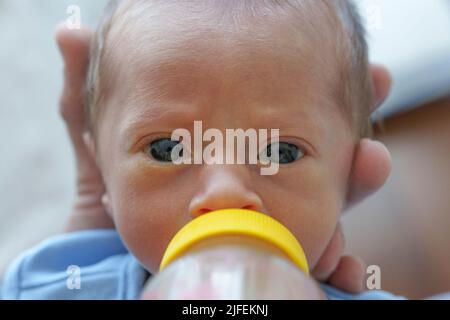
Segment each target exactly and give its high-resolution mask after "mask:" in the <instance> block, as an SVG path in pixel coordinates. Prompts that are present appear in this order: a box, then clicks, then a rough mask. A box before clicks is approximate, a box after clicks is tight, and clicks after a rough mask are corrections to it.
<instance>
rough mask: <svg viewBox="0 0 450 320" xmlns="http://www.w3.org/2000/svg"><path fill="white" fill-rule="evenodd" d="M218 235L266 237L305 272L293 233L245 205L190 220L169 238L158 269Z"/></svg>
mask: <svg viewBox="0 0 450 320" xmlns="http://www.w3.org/2000/svg"><path fill="white" fill-rule="evenodd" d="M222 235H246V236H252V237H256V238H258V239H261V240H263V241H266V242H268V243H270V244H272V245H274V246H275V247H276V248H278V249H280V250H281V251H282V252H283V253H284V254H286V256H287V257H288V258H289V259H290V260H291V261H292V262H293V263H294V264H295V265H296V266H297V267H299V268H300V269H301V270H303V272H305V273H306V274H309V267H308V261H307V259H306V256H305V253H304V251H303V248H302V247H301V245H300V243H299V242H298V241H297V239H296V238H295V236H294V235H293V234H292V233H291V232H290V231H289V230H288V229H287V228H286V227H285V226H284V225H282V224H281V223H280V222H278V221H277V220H275V219H273V218H271V217H269V216H268V215H265V214H262V213H260V212H257V211H252V210H246V209H222V210H217V211H212V212H209V213H207V214H203V215H201V216H199V217H198V218H196V219H194V220H192V221H190V222H189V223H188V224H186V225H185V226H184V227H183V228H181V229H180V230H179V231H178V232H177V234H176V235H175V236H174V237H173V239H172V240H171V241H170V243H169V245H168V246H167V249H166V252H165V253H164V256H163V258H162V261H161V265H160V268H159V269H160V271H161V270H162V269H164V268H165V267H166V266H167V265H168V264H170V263H171V262H172V261H173V260H175V259H176V258H178V257H179V256H180V255H182V254H183V253H184V252H186V250H188V249H189V248H190V247H191V246H192V245H194V244H197V243H198V242H200V241H201V240H204V239H206V238H210V237H213V236H222Z"/></svg>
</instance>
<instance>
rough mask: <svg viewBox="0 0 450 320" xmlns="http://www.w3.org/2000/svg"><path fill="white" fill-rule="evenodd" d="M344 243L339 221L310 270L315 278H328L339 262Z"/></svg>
mask: <svg viewBox="0 0 450 320" xmlns="http://www.w3.org/2000/svg"><path fill="white" fill-rule="evenodd" d="M344 245H345V239H344V234H343V233H342V227H341V223H340V222H339V223H338V225H337V226H336V230H335V231H334V234H333V236H332V238H331V240H330V243H329V244H328V246H327V248H326V249H325V252H324V253H323V255H322V257H321V258H320V260H319V262H318V263H317V264H316V266H315V267H314V269H313V271H312V275H313V277H314V278H315V279H316V280H318V281H327V280H328V278H329V277H330V275H331V274H332V273H333V272H334V270H335V269H336V267H337V265H338V263H339V259H340V257H341V255H342V253H343V252H344Z"/></svg>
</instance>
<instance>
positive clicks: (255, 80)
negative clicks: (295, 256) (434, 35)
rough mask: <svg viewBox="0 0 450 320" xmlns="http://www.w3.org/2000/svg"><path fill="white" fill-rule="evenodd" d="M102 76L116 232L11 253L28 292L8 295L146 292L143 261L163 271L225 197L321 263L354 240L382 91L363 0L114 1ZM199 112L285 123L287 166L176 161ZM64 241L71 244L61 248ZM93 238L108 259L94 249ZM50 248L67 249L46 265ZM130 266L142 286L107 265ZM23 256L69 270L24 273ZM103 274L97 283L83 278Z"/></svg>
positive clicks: (100, 146) (94, 114)
mask: <svg viewBox="0 0 450 320" xmlns="http://www.w3.org/2000/svg"><path fill="white" fill-rule="evenodd" d="M87 87H88V90H87V104H86V106H87V110H86V114H87V115H88V120H89V128H88V135H87V139H86V140H87V143H88V145H89V147H90V150H91V152H92V154H93V155H94V157H95V159H96V162H97V165H98V167H99V168H100V170H101V174H102V177H103V181H104V185H105V188H106V192H105V195H104V197H103V200H104V205H105V207H106V208H107V212H108V214H109V215H110V216H111V218H112V220H113V221H114V225H115V227H116V229H117V233H116V232H115V231H105V230H103V231H100V230H96V231H85V232H84V233H78V234H69V235H64V236H61V237H59V238H57V239H52V240H51V241H49V242H47V243H44V244H41V245H40V246H39V247H38V248H35V249H33V250H31V251H29V252H27V253H26V254H24V255H23V256H22V257H21V258H19V259H18V260H16V262H15V263H14V264H13V266H11V268H10V270H9V273H8V275H7V277H6V280H5V286H6V288H7V290H4V292H14V293H8V294H6V296H8V297H14V298H18V297H20V298H33V297H40V298H45V297H63V298H73V297H75V294H78V293H75V292H76V290H72V291H71V290H68V289H67V288H68V287H70V285H72V287H73V288H72V289H74V288H75V289H79V288H77V285H79V286H81V287H82V289H83V290H80V292H81V291H83V294H84V296H82V297H84V298H92V297H102V298H135V297H136V294H137V293H138V292H139V290H140V289H141V288H142V284H143V282H144V281H145V279H146V273H145V271H144V269H145V270H147V271H148V272H149V273H155V272H157V270H158V267H159V264H160V262H161V258H162V255H163V253H164V250H165V248H166V246H167V244H168V243H169V241H170V239H171V238H172V237H173V236H174V235H175V233H176V232H177V231H178V230H179V229H180V228H181V227H182V226H183V225H185V224H186V223H187V222H189V221H190V220H191V219H194V218H196V217H198V216H200V215H202V214H207V213H208V212H210V211H213V210H217V209H223V208H245V209H252V210H256V211H259V212H262V213H264V214H267V215H270V216H272V217H274V218H275V219H276V220H278V221H280V222H281V223H282V224H284V225H285V226H286V227H287V228H288V229H289V230H291V232H292V233H293V234H294V235H295V236H296V237H297V239H298V240H299V242H300V243H301V244H302V246H303V248H304V250H305V254H306V256H307V258H308V262H309V264H310V268H311V269H313V268H315V267H316V266H317V264H318V263H319V261H321V260H327V259H328V260H330V259H331V260H333V259H335V256H336V255H340V254H341V252H340V251H339V250H337V248H336V249H333V246H330V242H332V240H333V239H332V238H333V235H334V234H335V231H336V226H337V225H338V222H339V218H340V214H341V213H342V211H343V210H344V208H345V207H346V205H347V201H348V197H349V193H350V192H351V190H352V189H353V188H355V185H357V184H358V181H359V180H358V179H361V175H363V174H367V175H370V174H371V173H365V172H364V171H361V167H363V166H364V163H361V161H362V160H361V159H365V156H364V155H363V154H362V153H363V152H364V148H360V141H361V139H362V138H364V137H367V136H369V134H370V127H369V116H370V114H371V112H372V107H373V105H374V104H375V95H374V92H373V83H372V78H371V73H370V69H369V63H368V52H367V45H366V42H365V37H364V30H363V27H362V25H361V22H360V18H359V16H358V14H357V12H356V10H355V8H354V7H353V5H352V4H351V3H350V2H349V1H345V0H323V1H317V0H283V1H275V0H245V1H244V0H226V1H225V0H192V1H177V0H147V1H142V0H122V1H112V2H110V4H109V5H108V7H107V9H106V14H105V16H104V18H103V20H102V23H101V26H100V28H99V30H98V32H97V35H96V37H95V39H94V42H93V44H92V53H91V59H90V67H89V75H88V83H87ZM195 121H201V123H202V127H203V130H206V129H211V128H215V129H217V131H218V132H222V133H223V134H224V135H225V131H226V130H227V129H239V128H241V129H243V130H248V129H256V130H260V129H269V130H271V129H277V130H278V132H279V134H278V136H277V137H276V138H277V139H275V140H274V141H269V140H267V141H265V143H266V145H265V148H264V149H265V152H264V153H266V155H268V156H269V157H270V158H271V160H272V161H277V163H278V164H279V167H278V171H277V172H276V174H273V175H262V174H261V172H260V170H259V165H253V164H245V165H242V164H235V165H228V164H204V163H203V164H200V165H197V164H192V165H186V164H176V163H175V159H174V153H173V152H172V151H173V148H174V147H175V146H177V145H179V144H181V145H183V148H185V149H183V150H184V151H185V155H186V153H188V152H187V151H188V149H189V146H188V145H187V144H186V141H184V140H183V141H181V139H180V140H179V141H172V140H171V137H172V133H173V132H174V131H175V130H177V129H179V128H184V129H186V130H187V131H189V132H193V130H194V129H193V128H194V122H195ZM260 142H261V141H260ZM233 148H234V147H233ZM229 149H230V148H228V149H227V150H225V151H224V152H229V151H230V150H229ZM274 150H275V151H274ZM259 151H261V150H259ZM274 152H276V153H277V154H276V155H275V156H274V155H273V154H272V153H274ZM181 153H182V152H181ZM380 165H383V164H380ZM62 243H63V244H64V248H65V253H64V257H59V258H56V256H57V254H56V252H57V250H55V246H57V247H58V248H61V244H62ZM58 250H60V249H58ZM87 251H90V253H87ZM92 252H96V253H97V256H96V258H95V259H93V258H89V259H87V258H86V256H92ZM129 253H131V254H129ZM49 259H50V260H51V259H57V260H58V259H59V260H58V261H60V263H59V262H58V263H56V264H57V265H58V266H57V267H55V264H53V265H52V267H46V268H42V265H43V264H46V265H47V266H49V263H50V262H48V260H49ZM53 263H54V261H53ZM69 265H72V269H70V270H71V271H70V272H69V273H70V274H69V278H70V279H67V274H65V271H66V269H65V268H67V266H69ZM77 267H79V268H80V269H77ZM142 267H144V269H143V268H142ZM120 268H124V269H126V268H128V269H129V270H132V271H130V272H129V273H128V274H129V275H130V274H132V275H133V276H132V277H133V279H134V280H130V279H128V278H127V279H122V280H121V281H128V283H129V286H128V287H127V292H120V293H118V291H120V290H121V289H118V288H119V286H118V285H117V281H116V282H114V283H115V284H114V285H111V284H110V283H111V278H110V277H109V276H108V275H107V273H108V272H112V270H115V271H114V272H116V271H117V270H118V269H120ZM19 269H21V272H22V274H28V277H29V279H31V278H32V277H34V278H36V277H38V276H41V279H44V278H45V277H47V279H53V280H54V281H55V282H54V283H55V284H54V285H53V287H52V286H51V285H48V286H47V287H45V289H44V288H39V287H38V286H34V287H33V289H31V285H30V288H28V289H27V287H26V286H21V285H17V282H14V283H12V281H13V280H12V279H17V273H18V272H19V271H18V270H19ZM24 271H25V273H24ZM27 272H28V273H27ZM95 274H97V276H96V277H97V278H96V279H97V280H96V281H95V282H89V280H88V279H87V280H84V279H85V278H89V276H90V275H91V277H94V275H95ZM98 274H102V275H103V278H101V277H100V278H101V279H100V280H99V276H98ZM72 276H73V277H72ZM77 276H79V277H78V278H77ZM74 277H75V278H74ZM130 277H131V276H130ZM73 279H75V280H74V282H70V283H69V280H73ZM77 279H78V280H80V279H81V280H80V282H77V281H76V280H77ZM102 279H103V280H102ZM66 280H67V282H66ZM14 281H17V280H14ZM58 281H59V285H57V284H56V283H58ZM108 281H109V282H108ZM83 283H85V285H83ZM94 283H95V284H94ZM66 285H67V286H66ZM18 286H19V287H20V290H19V289H18V288H17V287H18ZM8 290H9V291H8ZM19 291H20V292H19ZM89 292H90V293H89ZM328 294H329V296H332V293H328ZM77 297H79V296H77ZM381 297H385V298H386V297H390V296H389V295H387V294H386V295H383V294H382V295H381Z"/></svg>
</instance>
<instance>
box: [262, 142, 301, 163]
mask: <svg viewBox="0 0 450 320" xmlns="http://www.w3.org/2000/svg"><path fill="white" fill-rule="evenodd" d="M277 146H278V162H279V163H281V164H286V163H291V162H294V161H296V160H298V159H300V158H302V157H303V156H304V155H305V151H303V150H302V149H300V148H299V147H297V146H296V145H295V144H292V143H288V142H277V143H272V144H269V145H268V146H267V149H266V155H267V159H268V160H269V161H271V162H276V161H277V159H276V157H275V155H272V153H273V152H272V148H273V149H276V147H277ZM266 155H264V156H266Z"/></svg>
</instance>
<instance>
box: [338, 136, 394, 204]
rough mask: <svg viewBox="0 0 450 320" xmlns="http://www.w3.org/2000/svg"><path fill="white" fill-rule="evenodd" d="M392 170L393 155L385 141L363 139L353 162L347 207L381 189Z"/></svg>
mask: <svg viewBox="0 0 450 320" xmlns="http://www.w3.org/2000/svg"><path fill="white" fill-rule="evenodd" d="M390 172H391V155H390V153H389V151H388V149H387V148H386V147H385V146H384V144H383V143H381V142H379V141H374V140H371V139H362V140H361V142H360V144H359V146H358V150H357V152H356V156H355V159H354V163H353V169H352V176H351V187H350V190H349V194H348V197H347V208H346V209H348V208H349V207H351V206H353V205H355V204H356V203H358V202H359V201H361V200H362V199H364V198H366V197H368V196H369V195H371V194H373V193H374V192H376V191H377V190H378V189H380V188H381V187H382V186H383V185H384V183H385V182H386V180H387V178H388V177H389V174H390Z"/></svg>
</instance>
